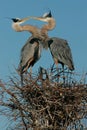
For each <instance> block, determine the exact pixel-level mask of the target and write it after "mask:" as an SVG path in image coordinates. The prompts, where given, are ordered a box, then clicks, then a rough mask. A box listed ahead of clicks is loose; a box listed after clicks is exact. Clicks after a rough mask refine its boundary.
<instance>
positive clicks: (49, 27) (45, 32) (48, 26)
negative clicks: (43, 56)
mask: <svg viewBox="0 0 87 130" xmlns="http://www.w3.org/2000/svg"><path fill="white" fill-rule="evenodd" d="M55 26H56V22H55V19H54V18H51V19H50V20H49V21H48V23H47V24H45V25H43V26H42V28H41V35H42V36H44V37H45V38H48V31H50V30H53V29H54V28H55Z"/></svg>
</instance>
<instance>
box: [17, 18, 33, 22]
mask: <svg viewBox="0 0 87 130" xmlns="http://www.w3.org/2000/svg"><path fill="white" fill-rule="evenodd" d="M30 18H31V17H26V18H23V19H20V20H19V22H22V23H24V22H26V21H27V20H29V19H30Z"/></svg>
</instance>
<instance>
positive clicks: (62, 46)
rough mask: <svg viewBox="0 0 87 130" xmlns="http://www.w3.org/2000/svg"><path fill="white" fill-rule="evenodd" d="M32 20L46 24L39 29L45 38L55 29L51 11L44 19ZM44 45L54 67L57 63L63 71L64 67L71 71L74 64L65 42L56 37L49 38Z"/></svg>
mask: <svg viewBox="0 0 87 130" xmlns="http://www.w3.org/2000/svg"><path fill="white" fill-rule="evenodd" d="M34 19H36V20H39V21H43V22H47V23H48V24H45V25H43V26H42V28H41V35H43V34H44V36H45V37H46V36H47V33H48V31H50V30H52V29H54V28H55V19H54V18H53V17H52V14H51V11H50V13H49V14H46V15H45V16H44V17H36V18H34ZM45 19H46V20H45ZM46 43H48V47H49V49H50V52H51V54H52V57H53V59H54V62H55V64H56V66H57V67H58V63H60V64H61V65H62V67H63V70H64V65H67V66H68V68H69V70H71V71H73V70H74V63H73V58H72V53H71V49H70V46H69V44H68V42H67V40H65V39H62V38H57V37H51V38H48V39H46ZM44 45H46V44H44Z"/></svg>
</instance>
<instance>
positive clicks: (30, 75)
mask: <svg viewBox="0 0 87 130" xmlns="http://www.w3.org/2000/svg"><path fill="white" fill-rule="evenodd" d="M31 75H32V67H31V66H30V76H31Z"/></svg>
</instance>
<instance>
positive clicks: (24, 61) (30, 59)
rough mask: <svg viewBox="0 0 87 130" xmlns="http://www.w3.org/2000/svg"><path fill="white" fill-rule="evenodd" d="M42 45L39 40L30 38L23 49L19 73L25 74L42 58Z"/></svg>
mask: <svg viewBox="0 0 87 130" xmlns="http://www.w3.org/2000/svg"><path fill="white" fill-rule="evenodd" d="M41 50H42V44H41V41H40V40H39V39H38V38H34V37H30V38H29V39H28V40H27V42H26V44H25V45H24V46H23V47H22V49H21V57H20V63H19V67H18V71H19V72H20V73H21V74H23V73H24V72H26V71H27V69H28V68H29V67H32V66H33V65H34V64H35V63H36V62H37V61H38V60H39V59H40V57H41Z"/></svg>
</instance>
